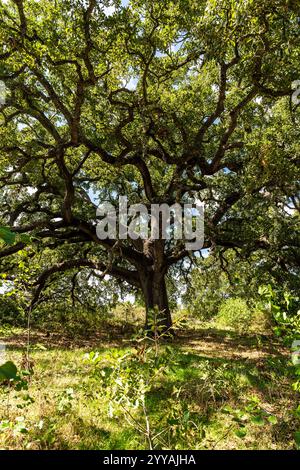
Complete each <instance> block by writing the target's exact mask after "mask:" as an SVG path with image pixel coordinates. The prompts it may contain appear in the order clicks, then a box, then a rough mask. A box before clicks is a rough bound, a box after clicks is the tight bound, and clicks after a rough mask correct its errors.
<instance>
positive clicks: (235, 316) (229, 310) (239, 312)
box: [216, 298, 252, 333]
mask: <svg viewBox="0 0 300 470" xmlns="http://www.w3.org/2000/svg"><path fill="white" fill-rule="evenodd" d="M251 319H252V311H251V310H250V309H249V307H248V305H247V303H246V302H245V301H244V300H243V299H239V298H237V299H234V298H233V299H226V300H224V301H223V302H222V304H221V306H220V308H219V312H218V315H217V318H216V322H217V324H218V325H220V326H223V327H229V328H233V329H235V330H237V331H239V332H240V333H242V332H245V331H248V330H249V328H250V326H251Z"/></svg>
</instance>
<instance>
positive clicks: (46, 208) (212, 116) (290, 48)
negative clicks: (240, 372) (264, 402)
mask: <svg viewBox="0 0 300 470" xmlns="http://www.w3.org/2000/svg"><path fill="white" fill-rule="evenodd" d="M299 6H300V5H299V2H298V1H297V0H295V1H288V0H275V1H274V0H272V1H271V0H267V1H264V2H254V1H253V0H239V1H235V2H233V1H231V0H218V1H215V0H210V1H202V0H200V1H194V0H173V1H171V0H170V1H169V0H165V1H156V2H153V1H134V0H132V1H130V2H129V3H127V2H119V1H114V2H106V1H96V0H72V1H69V0H56V1H47V2H46V1H43V0H41V1H38V2H37V1H35V0H11V1H7V2H2V3H1V6H0V20H1V21H0V39H1V49H0V80H2V81H3V82H4V84H5V88H6V99H5V103H3V104H2V105H1V114H0V122H1V128H0V157H1V161H0V182H1V193H0V197H1V204H2V214H1V220H0V222H1V224H2V225H4V226H6V227H9V228H10V229H11V230H12V231H13V232H15V233H17V234H27V235H28V236H30V237H31V240H33V243H34V244H35V246H36V247H37V249H36V251H35V252H34V253H33V254H32V259H35V260H36V264H35V269H33V272H32V277H33V280H32V284H31V287H32V289H33V300H32V302H33V304H35V303H37V302H38V301H39V298H40V294H41V292H42V290H43V289H44V288H45V287H46V286H47V285H49V284H51V282H53V281H54V280H56V279H57V276H58V275H60V274H61V273H64V272H66V271H70V272H72V273H73V272H74V273H76V272H79V271H88V272H89V273H91V275H92V276H96V277H97V278H99V277H100V278H101V277H102V278H103V277H104V275H110V276H113V277H116V278H118V279H120V280H121V281H122V282H125V283H127V284H128V285H130V286H133V288H135V289H140V290H141V291H142V293H143V296H144V300H145V304H146V307H147V311H150V310H151V309H152V308H154V307H157V308H158V309H159V311H160V312H161V315H162V318H163V321H164V322H165V324H166V325H167V326H168V327H169V326H170V325H171V315H170V311H169V306H168V294H167V289H166V275H167V273H168V272H169V270H170V269H174V270H177V269H182V270H186V269H188V266H189V261H190V260H192V259H193V253H191V252H189V251H187V250H186V248H185V244H184V240H181V241H178V240H176V241H175V240H153V239H151V238H149V239H148V240H141V239H139V240H130V239H127V240H117V241H116V240H110V239H107V240H100V239H99V238H98V237H97V234H96V207H97V204H98V203H99V202H103V201H110V202H111V203H112V204H114V205H117V203H118V197H119V196H120V195H127V197H128V200H129V203H130V204H132V203H144V204H146V205H147V207H150V204H154V203H156V204H162V203H167V204H170V205H172V204H173V203H175V202H179V203H184V202H185V201H187V200H188V198H189V197H191V196H193V195H195V194H196V195H197V197H198V198H199V199H200V200H201V201H203V202H204V203H205V240H204V245H203V250H205V249H210V250H214V251H217V252H219V253H223V252H224V251H225V250H227V249H234V250H236V251H237V252H239V253H242V254H243V256H245V257H247V256H250V255H251V253H253V252H255V251H257V250H260V251H262V252H268V253H271V254H273V258H274V263H281V266H284V269H286V270H287V271H289V270H295V269H297V268H298V267H299V260H300V255H299V193H298V191H299V187H298V184H299V151H300V147H299V146H300V144H299V142H300V140H299V137H300V127H299V108H298V106H297V105H295V104H294V103H293V101H292V94H293V91H294V88H293V85H292V84H293V82H294V81H295V80H297V79H298V78H299V74H300V70H299V58H300V57H299V56H300V52H299V51H300V47H299V46H300V32H299V22H300V19H299V16H298V15H299ZM25 246H26V240H22V239H19V240H18V241H17V242H16V243H15V244H13V245H11V246H9V247H5V248H3V249H2V251H1V252H0V256H1V259H2V261H1V263H2V267H3V269H6V270H10V271H11V272H13V270H14V269H15V268H16V267H17V265H16V262H15V259H16V255H17V253H18V252H19V251H21V250H22V249H24V247H25ZM37 260H38V261H37Z"/></svg>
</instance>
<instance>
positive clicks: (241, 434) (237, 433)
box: [234, 428, 247, 439]
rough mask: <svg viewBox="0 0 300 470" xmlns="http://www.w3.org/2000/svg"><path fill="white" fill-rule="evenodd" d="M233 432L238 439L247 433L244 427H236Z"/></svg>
mask: <svg viewBox="0 0 300 470" xmlns="http://www.w3.org/2000/svg"><path fill="white" fill-rule="evenodd" d="M234 434H235V435H236V436H237V437H239V438H240V439H243V438H244V437H245V436H246V434H247V429H246V428H240V429H237V430H236V431H234Z"/></svg>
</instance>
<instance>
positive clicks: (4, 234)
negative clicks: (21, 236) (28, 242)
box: [0, 227, 16, 245]
mask: <svg viewBox="0 0 300 470" xmlns="http://www.w3.org/2000/svg"><path fill="white" fill-rule="evenodd" d="M0 238H2V240H4V241H5V243H7V245H12V244H13V243H14V242H15V239H16V234H15V233H13V232H11V231H10V230H9V229H8V228H6V227H0Z"/></svg>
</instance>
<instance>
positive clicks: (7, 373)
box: [0, 361, 18, 381]
mask: <svg viewBox="0 0 300 470" xmlns="http://www.w3.org/2000/svg"><path fill="white" fill-rule="evenodd" d="M17 372H18V369H17V367H16V366H15V364H14V363H13V362H11V361H7V362H5V364H3V365H2V366H0V381H3V380H11V379H16V378H17Z"/></svg>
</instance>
